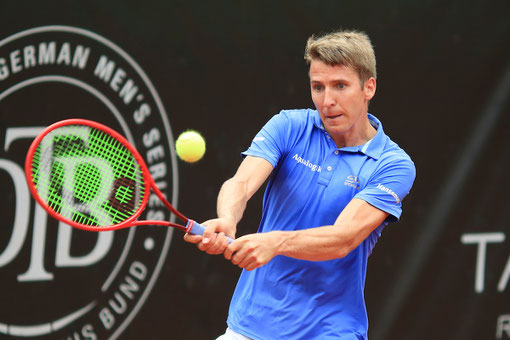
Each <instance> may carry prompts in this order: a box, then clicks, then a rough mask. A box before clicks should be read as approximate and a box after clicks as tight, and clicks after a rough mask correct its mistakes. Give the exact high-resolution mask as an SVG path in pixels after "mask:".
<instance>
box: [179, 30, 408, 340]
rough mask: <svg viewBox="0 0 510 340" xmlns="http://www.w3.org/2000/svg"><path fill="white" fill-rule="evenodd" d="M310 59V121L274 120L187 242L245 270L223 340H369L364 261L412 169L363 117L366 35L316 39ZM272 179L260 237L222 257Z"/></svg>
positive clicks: (370, 83)
mask: <svg viewBox="0 0 510 340" xmlns="http://www.w3.org/2000/svg"><path fill="white" fill-rule="evenodd" d="M305 59H306V61H307V63H308V64H309V66H310V69H309V77H310V86H311V95H312V100H313V102H314V104H315V107H316V110H311V109H304V110H286V111H282V112H280V114H277V115H275V116H274V117H273V118H272V119H271V120H270V121H269V122H268V123H267V124H266V125H265V126H264V127H263V128H262V130H261V131H260V132H259V133H258V134H257V136H256V137H255V138H254V139H253V142H252V144H251V146H250V148H249V149H248V150H247V151H246V152H244V153H243V155H244V156H245V158H244V160H243V162H242V163H241V165H240V167H239V169H238V170H237V172H236V174H235V175H234V177H232V178H231V179H229V180H227V181H226V182H225V183H224V185H223V186H222V188H221V190H220V193H219V196H218V206H217V209H218V218H216V219H213V220H209V221H207V222H205V223H204V225H206V226H207V229H206V231H205V232H204V235H203V237H202V236H193V235H186V236H185V240H186V241H188V242H192V243H196V244H197V246H198V248H199V249H200V250H202V251H206V252H207V253H209V254H220V253H223V254H224V256H225V258H226V259H228V260H231V261H232V263H234V264H235V265H238V266H239V267H241V268H243V269H245V270H243V272H242V274H241V277H240V279H239V282H238V284H237V287H236V290H235V292H234V295H233V298H232V301H231V305H230V310H229V316H228V320H227V324H228V329H227V333H226V334H225V335H223V336H222V337H221V339H260V340H270V339H306V340H309V339H321V340H324V339H344V340H350V339H353V340H354V339H367V328H368V321H367V313H366V308H365V301H364V296H363V290H364V285H365V277H366V266H367V260H368V256H369V254H370V253H371V251H372V249H373V247H374V245H375V243H376V242H377V239H378V238H379V236H380V233H381V231H382V229H383V228H384V226H385V225H386V224H387V223H388V222H395V221H397V220H398V219H399V217H400V214H401V207H402V205H401V201H402V199H403V198H404V197H405V196H406V195H407V194H408V192H409V190H410V188H411V186H412V184H413V182H414V178H415V167H414V164H413V162H412V161H411V159H410V158H409V156H408V155H407V154H406V153H405V152H404V151H403V150H402V149H401V148H400V147H399V146H398V145H397V144H395V143H394V142H392V141H391V140H390V139H389V138H388V137H387V136H386V135H385V134H384V131H383V128H382V124H381V122H380V121H379V120H378V119H377V118H375V117H374V116H372V115H371V114H369V113H368V112H367V111H368V105H369V102H370V100H371V99H372V97H373V96H374V94H375V91H376V67H375V64H376V62H375V55H374V52H373V48H372V45H371V43H370V40H369V38H368V37H367V36H366V35H365V34H364V33H361V32H356V31H340V32H334V33H331V34H326V35H323V36H320V37H314V36H312V37H311V38H310V39H309V40H308V42H307V46H306V50H305ZM269 176H271V177H270V180H269V182H268V185H267V188H266V191H265V195H264V204H263V213H262V220H261V223H260V227H259V231H258V233H256V234H250V235H245V236H242V237H239V238H237V239H236V240H235V241H234V242H232V243H231V244H230V245H228V241H227V240H226V238H225V237H224V235H228V236H230V237H235V235H236V226H237V224H238V223H239V221H240V220H241V217H242V215H243V212H244V210H245V207H246V203H247V202H248V200H249V199H250V198H251V197H252V195H253V194H254V193H255V192H256V191H257V190H258V189H259V187H260V186H261V185H262V184H263V183H264V182H265V180H266V179H267V178H268V177H269Z"/></svg>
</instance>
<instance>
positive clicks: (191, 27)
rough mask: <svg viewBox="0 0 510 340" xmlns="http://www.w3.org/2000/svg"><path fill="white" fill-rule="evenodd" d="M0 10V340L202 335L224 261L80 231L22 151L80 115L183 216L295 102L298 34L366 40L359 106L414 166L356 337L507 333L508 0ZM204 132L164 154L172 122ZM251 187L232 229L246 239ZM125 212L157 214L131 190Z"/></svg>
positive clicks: (223, 313) (166, 243) (179, 243)
mask: <svg viewBox="0 0 510 340" xmlns="http://www.w3.org/2000/svg"><path fill="white" fill-rule="evenodd" d="M0 7H1V9H0V19H1V20H0V192H1V193H2V203H3V204H2V205H1V206H2V208H1V209H2V216H3V218H4V223H3V225H4V228H2V230H1V231H0V272H1V274H2V275H1V276H2V288H3V289H2V293H0V306H1V307H0V338H2V339H3V338H5V339H15V338H29V339H30V338H32V339H47V338H50V339H73V340H77V339H115V338H122V339H139V338H144V339H214V338H215V337H217V336H218V335H219V334H221V333H222V332H223V331H224V329H225V327H226V324H225V321H226V317H227V312H228V305H229V302H230V296H231V294H232V292H233V289H234V286H235V283H236V280H237V277H238V275H239V273H240V270H239V269H238V268H237V267H234V266H233V265H232V264H231V263H230V262H228V261H226V260H224V259H223V257H222V256H209V255H206V254H203V253H201V252H199V251H197V250H196V249H195V247H193V246H192V245H190V244H188V243H186V242H184V241H183V240H182V233H181V232H179V231H175V232H173V231H172V230H169V229H168V228H164V227H137V228H130V229H127V230H120V231H115V232H112V233H101V234H94V233H88V232H83V231H79V230H74V229H73V230H72V229H71V228H70V227H68V226H66V225H62V224H59V223H58V222H56V221H54V220H53V219H51V218H49V217H48V216H47V215H46V214H45V213H44V212H43V210H42V209H41V208H40V207H38V206H37V205H36V204H35V202H34V201H33V200H32V199H31V198H30V194H29V192H28V188H27V187H26V182H25V179H24V172H23V166H24V159H25V156H26V152H27V149H28V147H29V145H30V143H31V141H32V139H33V138H34V137H35V136H36V135H37V133H38V132H40V131H41V129H42V128H44V127H45V126H47V125H49V124H51V123H53V122H55V121H57V120H61V119H65V118H78V117H79V118H86V119H92V120H97V121H99V122H101V123H103V124H106V125H108V126H111V127H112V128H114V129H115V130H117V131H119V132H121V133H122V134H124V135H125V136H126V137H127V138H128V140H130V141H131V142H132V143H134V145H135V146H136V147H137V149H138V150H139V151H140V153H141V154H142V156H143V157H145V158H146V160H147V163H148V166H149V168H150V170H151V173H152V174H153V176H154V177H155V180H156V182H158V186H159V187H160V188H161V189H162V191H163V192H164V194H165V195H166V196H167V197H168V198H169V199H170V201H171V202H173V203H174V204H176V205H177V206H178V207H179V209H180V210H181V211H182V212H183V213H184V214H186V215H187V216H190V217H191V218H193V219H195V220H197V221H204V220H207V219H209V218H212V217H215V210H216V195H217V193H218V191H219V188H220V186H221V184H222V183H223V182H224V181H225V180H226V179H227V178H229V177H231V176H232V175H233V174H234V172H235V170H236V168H237V166H238V164H239V163H240V160H241V159H240V156H239V154H240V152H241V151H243V150H245V149H246V148H247V147H248V146H249V144H250V141H251V139H252V138H253V136H254V135H255V133H256V132H257V131H258V130H259V129H260V128H261V127H262V125H263V124H264V123H265V122H266V121H267V120H268V119H269V118H270V117H271V116H272V115H274V114H276V113H278V112H279V110H281V109H288V108H305V107H312V106H313V103H312V101H311V99H310V90H309V83H308V76H307V67H306V64H305V62H304V60H303V52H304V46H305V43H306V40H307V38H308V37H309V36H310V35H311V34H314V33H315V34H317V33H321V32H326V31H331V30H333V29H337V28H354V29H360V30H363V31H365V32H367V33H368V35H369V36H370V37H371V39H372V42H373V44H374V46H375V52H376V56H377V68H378V79H377V85H378V86H377V94H376V96H375V98H374V99H373V100H372V102H371V104H370V112H371V113H374V114H375V115H376V116H377V117H378V118H380V119H381V120H382V122H383V124H384V127H385V132H386V133H387V134H388V135H389V136H390V137H391V138H392V139H393V140H394V141H396V142H397V143H398V144H399V145H400V146H402V147H403V148H404V149H405V150H406V151H407V152H408V153H409V154H410V155H411V157H412V158H413V160H414V162H415V164H416V168H417V179H416V182H415V185H414V187H413V189H412V191H411V193H410V195H409V196H408V197H407V198H406V199H405V201H404V206H403V211H404V212H403V216H402V219H401V221H400V222H399V223H398V224H395V225H390V226H388V227H387V228H386V229H385V230H384V232H383V234H382V237H381V239H380V241H379V243H378V245H377V246H376V248H375V250H374V252H373V254H372V255H371V258H370V259H369V268H368V275H367V284H366V291H365V293H366V294H365V295H366V300H367V306H368V313H369V321H370V329H369V336H370V338H371V339H374V340H389V339H392V340H408V339H413V340H414V339H418V340H420V339H472V340H480V339H484V340H485V339H510V307H509V303H508V302H509V300H508V296H507V294H508V293H507V292H508V291H509V288H508V285H509V280H510V246H509V245H510V239H509V237H510V234H509V232H508V231H509V230H510V225H509V222H508V218H507V215H506V209H508V206H509V203H510V200H509V199H508V192H510V185H509V184H508V183H509V182H508V181H507V179H506V176H507V174H508V172H509V170H510V156H509V153H508V151H507V150H506V148H507V147H508V145H510V134H509V133H508V130H509V129H510V118H509V117H510V115H509V111H510V104H509V100H508V99H509V97H510V21H509V20H508V13H510V3H508V1H485V2H482V1H479V2H477V1H471V2H467V3H466V2H460V1H450V2H444V1H428V2H416V3H414V2H412V3H384V2H376V1H374V2H369V3H367V2H363V3H351V2H338V1H321V2H311V1H256V2H255V1H254V2H249V1H215V2H205V3H194V2H185V1H161V0H157V1H156V0H154V1H149V2H144V3H140V2H134V1H128V2H125V1H124V2H121V1H87V2H83V3H73V2H69V1H46V2H24V1H19V2H6V3H3V4H2V5H1V6H0ZM189 128H191V129H195V130H197V131H200V132H201V133H202V134H203V135H204V137H205V139H206V141H207V152H206V155H205V157H204V159H202V160H201V161H199V162H198V163H195V164H187V163H183V162H181V161H179V160H177V158H176V156H175V152H174V138H175V137H176V136H177V135H178V134H179V133H181V132H182V131H184V130H186V129H189ZM261 200H262V191H261V192H259V193H257V194H256V195H255V196H254V197H253V199H252V200H251V201H250V203H249V205H248V209H247V211H246V213H245V215H244V218H243V221H242V222H241V224H240V225H239V231H238V233H239V235H243V234H247V233H251V232H255V231H256V230H257V226H258V222H259V219H260V209H261ZM144 217H145V218H163V219H165V218H166V219H167V218H169V214H168V212H167V211H166V210H165V209H164V208H163V207H161V206H160V205H158V204H157V203H150V204H149V207H148V208H147V210H146V212H145V214H144Z"/></svg>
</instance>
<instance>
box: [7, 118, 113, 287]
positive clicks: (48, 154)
mask: <svg viewBox="0 0 510 340" xmlns="http://www.w3.org/2000/svg"><path fill="white" fill-rule="evenodd" d="M41 130H42V128H41V127H27V128H8V129H7V130H6V137H5V142H4V151H6V152H8V151H9V148H10V147H11V145H12V144H13V143H16V142H21V141H24V142H25V143H24V145H26V139H28V140H31V139H33V138H35V137H36V135H37V133H38V132H39V131H41ZM60 133H67V134H68V133H69V132H67V131H60ZM73 134H76V135H77V136H78V137H80V138H82V140H84V141H85V142H86V140H87V137H88V129H82V130H79V131H73ZM49 137H50V138H45V139H43V143H42V144H41V148H42V150H41V155H42V157H41V169H49V168H50V167H51V165H52V164H51V163H52V162H53V161H57V162H60V163H62V164H64V168H65V169H66V170H65V172H64V173H65V174H68V176H74V173H75V171H76V166H77V164H79V163H95V162H105V161H104V160H102V159H100V158H95V159H87V160H77V159H76V158H71V157H61V158H58V159H56V160H54V159H53V156H52V151H53V143H52V137H54V136H49ZM45 162H46V163H45ZM101 168H102V169H108V166H104V165H103V166H102V167H101ZM0 169H2V170H4V171H5V172H6V173H7V174H8V175H9V177H10V179H11V181H12V183H13V185H14V189H15V201H14V202H15V208H14V210H15V214H14V222H13V226H14V227H13V231H12V234H11V237H10V239H9V242H8V243H7V246H6V248H5V249H4V251H3V252H2V253H1V254H0V267H3V266H5V265H7V264H9V263H10V262H12V261H13V260H14V259H15V258H16V257H17V256H18V255H19V253H20V251H21V249H22V247H23V245H24V243H25V240H26V239H27V233H28V232H29V224H30V223H29V216H30V211H31V209H34V220H33V228H32V233H33V235H32V244H31V247H30V253H31V256H30V263H29V266H28V269H27V271H26V272H24V273H20V274H19V275H18V276H17V280H18V281H44V280H52V279H53V274H52V273H51V272H50V271H48V270H47V269H46V268H45V267H44V259H45V245H46V243H47V242H46V228H47V223H48V216H47V214H46V213H45V211H44V210H43V209H42V208H41V207H40V206H39V205H38V204H34V202H31V200H30V194H29V192H28V188H27V187H26V181H25V173H24V170H23V168H21V167H20V166H19V165H18V164H17V163H15V162H12V161H10V160H7V159H0ZM40 176H41V177H45V176H49V174H48V172H46V173H45V172H44V171H41V173H40ZM101 178H103V179H108V178H113V175H110V176H108V174H103V176H102V177H101ZM105 181H108V180H105ZM40 182H41V183H44V184H48V183H49V182H50V181H49V180H41V181H40ZM111 182H112V183H102V185H101V186H100V187H101V188H102V191H101V192H99V193H98V194H97V195H96V198H95V199H96V200H100V201H104V200H106V199H107V197H103V196H105V195H104V193H106V194H108V192H107V190H108V188H109V187H110V186H111V184H113V179H112V180H111ZM65 189H66V188H64V190H65ZM68 190H72V186H71V188H68ZM39 192H40V193H41V195H42V196H43V198H44V196H46V197H47V195H48V187H47V186H46V187H42V186H41V187H40V188H39ZM63 196H64V197H66V196H67V197H72V196H73V193H69V195H63ZM65 204H66V205H67V206H69V209H64V211H73V210H83V211H87V210H88V212H90V213H91V214H93V215H94V216H96V217H97V218H98V219H101V223H107V224H111V221H110V219H109V217H108V215H107V214H105V213H104V212H102V211H97V209H96V211H90V208H87V207H84V206H83V205H82V206H81V207H76V206H74V202H73V200H70V201H69V202H66V203H65ZM88 206H90V207H97V206H100V204H93V203H92V204H89V205H88ZM72 232H73V230H72V228H70V227H69V226H67V225H65V224H63V223H59V226H58V234H57V240H56V254H55V263H54V264H55V267H82V266H90V265H93V264H95V263H97V262H98V261H100V260H101V259H102V258H103V257H104V256H105V255H106V254H107V253H108V251H109V250H110V247H111V244H112V242H113V233H112V232H104V233H99V234H98V235H97V241H96V244H95V245H94V247H93V248H92V249H91V250H90V251H89V252H88V253H86V254H83V255H81V256H73V255H71V239H72Z"/></svg>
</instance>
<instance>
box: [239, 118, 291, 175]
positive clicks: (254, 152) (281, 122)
mask: <svg viewBox="0 0 510 340" xmlns="http://www.w3.org/2000/svg"><path fill="white" fill-rule="evenodd" d="M290 124H291V121H290V120H289V119H288V117H287V115H285V114H284V113H283V112H282V113H279V114H277V115H274V116H273V117H272V118H271V119H270V120H269V121H268V122H267V123H266V124H265V125H264V127H263V128H262V129H261V130H260V131H259V132H258V133H257V135H256V136H255V138H253V140H252V143H251V145H250V147H249V148H248V150H246V151H244V152H243V153H241V155H242V156H243V157H246V156H255V157H261V158H264V159H265V160H267V161H268V162H269V163H271V165H273V167H276V166H277V164H278V161H279V160H280V159H281V157H282V156H283V155H284V154H285V153H286V150H287V145H288V141H289V138H288V137H289V129H290Z"/></svg>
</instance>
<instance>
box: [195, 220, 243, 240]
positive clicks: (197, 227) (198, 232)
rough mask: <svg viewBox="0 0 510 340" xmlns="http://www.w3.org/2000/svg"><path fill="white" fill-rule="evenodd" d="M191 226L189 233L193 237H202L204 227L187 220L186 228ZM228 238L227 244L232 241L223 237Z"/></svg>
mask: <svg viewBox="0 0 510 340" xmlns="http://www.w3.org/2000/svg"><path fill="white" fill-rule="evenodd" d="M190 224H191V229H189V233H190V234H193V235H204V231H205V227H204V226H203V225H201V224H200V223H197V222H196V221H193V220H189V221H188V225H187V227H188V228H189V226H190ZM225 237H226V238H228V243H232V242H233V241H234V240H233V239H232V238H230V237H228V236H226V235H225Z"/></svg>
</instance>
